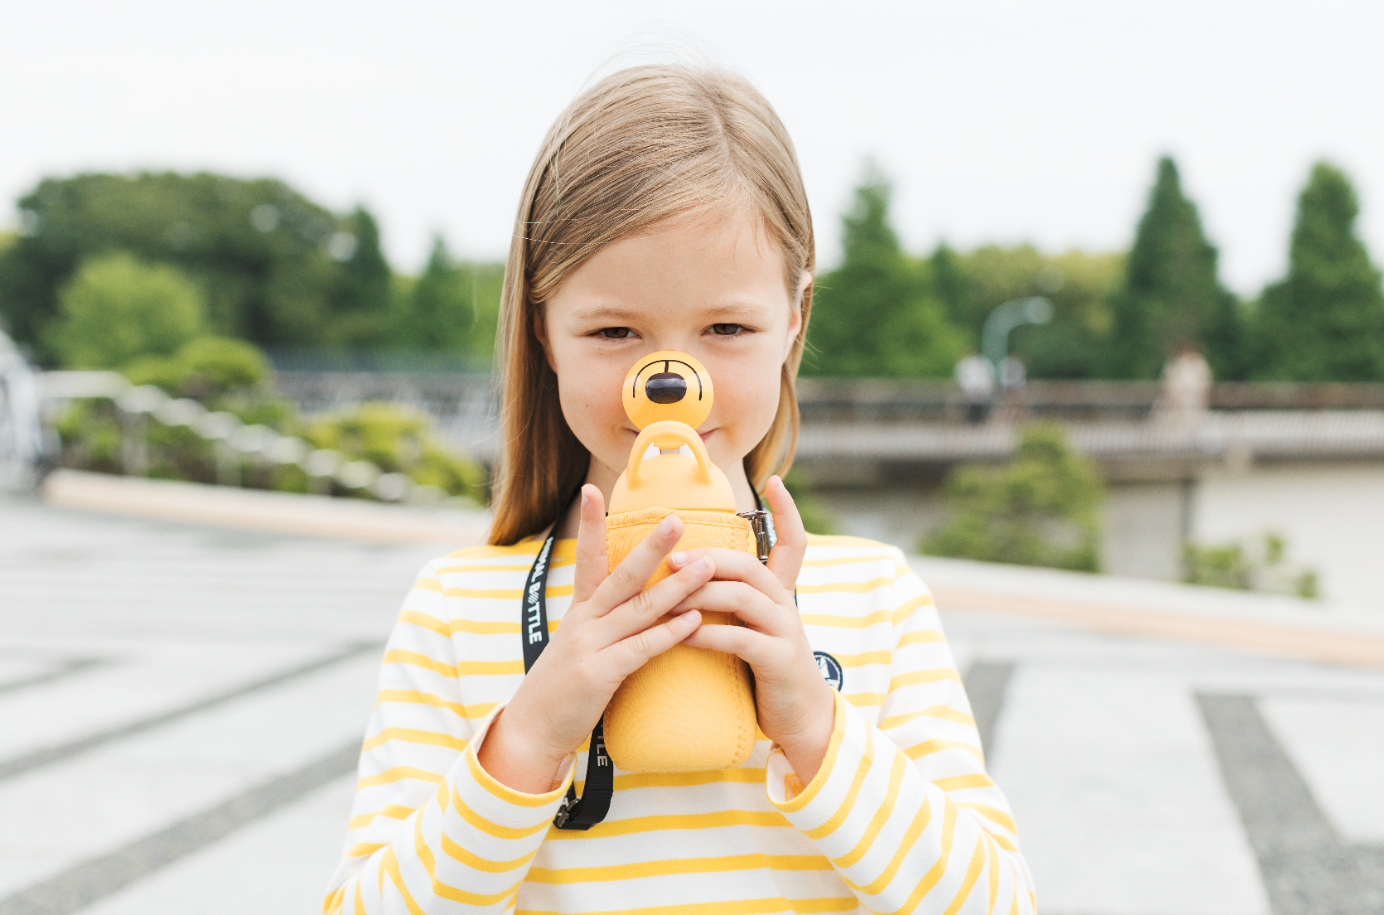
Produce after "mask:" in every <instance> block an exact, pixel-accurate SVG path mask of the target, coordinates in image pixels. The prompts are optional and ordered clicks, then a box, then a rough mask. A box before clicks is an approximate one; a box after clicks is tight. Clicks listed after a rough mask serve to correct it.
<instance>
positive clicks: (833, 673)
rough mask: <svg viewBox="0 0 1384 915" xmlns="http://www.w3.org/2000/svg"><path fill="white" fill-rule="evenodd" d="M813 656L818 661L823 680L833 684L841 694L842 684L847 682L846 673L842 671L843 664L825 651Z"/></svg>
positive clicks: (815, 652)
mask: <svg viewBox="0 0 1384 915" xmlns="http://www.w3.org/2000/svg"><path fill="white" fill-rule="evenodd" d="M812 656H813V657H814V658H816V659H817V669H818V670H820V671H821V672H822V679H823V680H826V681H827V683H829V684H831V686H832V688H833V689H835V690H836V691H837V692H838V693H839V692H841V684H843V683H844V682H845V681H846V675H845V672H844V671H842V670H841V662H840V661H838V660H836V659H835V658H833V657H832V656H831V655H829V654H827V653H826V652H825V651H814V652H812Z"/></svg>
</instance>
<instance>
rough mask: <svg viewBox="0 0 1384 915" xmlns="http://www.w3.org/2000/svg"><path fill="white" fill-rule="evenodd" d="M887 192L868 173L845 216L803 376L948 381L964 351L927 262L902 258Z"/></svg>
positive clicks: (816, 308)
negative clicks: (840, 251)
mask: <svg viewBox="0 0 1384 915" xmlns="http://www.w3.org/2000/svg"><path fill="white" fill-rule="evenodd" d="M890 193H891V188H890V186H889V182H888V181H887V180H886V179H885V178H884V176H883V175H882V174H880V172H879V171H878V169H876V168H874V167H870V168H868V169H867V172H866V177H865V180H864V181H863V182H862V183H861V185H860V186H859V187H858V188H856V191H855V204H854V206H853V207H852V208H851V211H850V212H849V213H847V214H846V217H845V219H844V229H845V233H844V238H843V246H844V248H845V251H844V254H845V257H844V258H843V259H842V262H841V266H839V267H837V268H836V269H835V270H833V271H831V272H830V273H828V274H826V275H824V276H821V277H819V278H818V281H817V284H816V289H815V291H814V293H813V301H812V323H811V325H810V327H809V329H808V334H809V342H810V344H811V351H810V352H811V353H812V354H811V355H810V356H809V358H808V359H807V360H805V362H804V371H805V372H809V373H812V374H817V375H839V376H858V377H914V378H917V377H938V376H946V375H949V374H951V371H952V368H953V366H954V365H955V362H956V359H957V357H958V356H960V355H961V353H962V352H963V351H964V347H965V343H964V337H963V335H962V333H961V331H960V330H958V329H957V328H956V327H955V326H953V325H952V323H951V322H950V321H948V320H947V316H946V313H945V312H944V310H943V306H942V304H941V303H939V302H938V301H937V300H936V299H935V298H934V297H933V295H932V290H931V283H930V282H929V280H928V276H927V266H926V264H924V263H921V262H919V261H917V260H915V259H913V258H910V257H909V256H908V255H907V254H905V253H904V251H903V248H902V247H901V246H900V245H899V239H898V236H897V235H896V234H895V233H894V229H893V228H892V227H891V226H890V225H889V196H890ZM813 351H815V352H813Z"/></svg>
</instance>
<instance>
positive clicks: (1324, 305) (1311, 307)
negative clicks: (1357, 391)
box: [1250, 162, 1384, 381]
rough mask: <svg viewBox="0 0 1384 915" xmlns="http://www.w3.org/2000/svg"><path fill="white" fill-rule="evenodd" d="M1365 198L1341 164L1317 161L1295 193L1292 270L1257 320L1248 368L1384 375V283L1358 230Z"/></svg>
mask: <svg viewBox="0 0 1384 915" xmlns="http://www.w3.org/2000/svg"><path fill="white" fill-rule="evenodd" d="M1359 212H1360V205H1359V203H1358V201H1357V199H1356V196H1355V189H1354V188H1353V187H1352V186H1351V182H1350V179H1349V178H1348V177H1347V176H1346V174H1345V172H1343V171H1342V170H1341V169H1340V168H1338V167H1336V166H1334V165H1331V164H1330V163H1326V162H1318V163H1317V164H1316V165H1315V166H1313V168H1312V174H1311V176H1310V177H1309V178H1308V181H1307V186H1306V187H1305V188H1303V190H1302V193H1301V195H1299V197H1298V209H1297V221H1296V222H1295V223H1294V225H1293V235H1292V242H1291V245H1290V247H1289V250H1288V275H1287V276H1286V277H1285V278H1284V279H1283V280H1282V281H1281V282H1278V283H1275V284H1273V285H1271V286H1269V287H1268V288H1267V289H1265V290H1264V294H1263V296H1262V297H1261V299H1260V302H1259V306H1258V309H1257V310H1256V313H1255V315H1254V320H1253V340H1254V353H1255V359H1254V365H1253V369H1252V371H1251V373H1250V374H1251V376H1252V377H1254V378H1258V379H1266V380H1281V381H1384V291H1382V290H1381V288H1380V273H1379V269H1378V268H1377V267H1376V266H1375V265H1374V264H1373V263H1372V262H1371V260H1370V256H1369V252H1368V251H1366V249H1365V245H1364V243H1363V242H1362V241H1361V240H1360V238H1359V236H1358V235H1357V234H1356V232H1355V219H1356V217H1357V216H1358V215H1359Z"/></svg>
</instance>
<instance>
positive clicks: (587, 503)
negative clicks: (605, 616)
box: [572, 483, 610, 603]
mask: <svg viewBox="0 0 1384 915" xmlns="http://www.w3.org/2000/svg"><path fill="white" fill-rule="evenodd" d="M609 574H610V566H609V564H608V562H607V560H606V518H605V498H604V497H603V496H602V495H601V491H600V490H599V489H597V488H596V487H595V486H592V485H591V484H590V483H587V484H586V485H585V486H583V487H582V488H581V524H580V526H579V527H578V528H577V571H576V579H575V582H574V584H573V588H572V602H573V603H580V602H581V601H585V600H588V599H590V597H591V595H592V594H594V593H595V592H596V588H597V587H598V586H599V585H600V583H601V582H603V581H605V580H606V576H607V575H609Z"/></svg>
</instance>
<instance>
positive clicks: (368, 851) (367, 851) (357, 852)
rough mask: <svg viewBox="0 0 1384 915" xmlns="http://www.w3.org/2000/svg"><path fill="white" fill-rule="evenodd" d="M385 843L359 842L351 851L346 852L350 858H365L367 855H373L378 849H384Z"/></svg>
mask: <svg viewBox="0 0 1384 915" xmlns="http://www.w3.org/2000/svg"><path fill="white" fill-rule="evenodd" d="M384 846H385V843H383V842H357V843H356V844H355V845H352V846H351V850H350V851H348V852H346V857H348V858H364V857H365V856H366V855H373V854H374V853H375V851H376V849H380V848H384Z"/></svg>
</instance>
